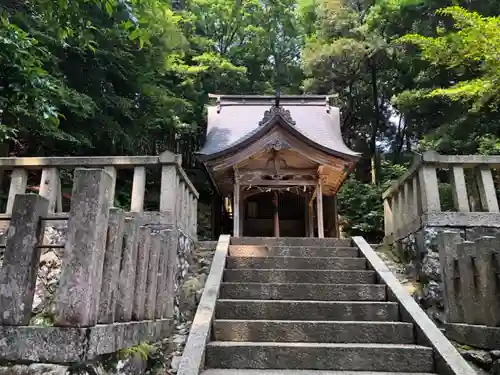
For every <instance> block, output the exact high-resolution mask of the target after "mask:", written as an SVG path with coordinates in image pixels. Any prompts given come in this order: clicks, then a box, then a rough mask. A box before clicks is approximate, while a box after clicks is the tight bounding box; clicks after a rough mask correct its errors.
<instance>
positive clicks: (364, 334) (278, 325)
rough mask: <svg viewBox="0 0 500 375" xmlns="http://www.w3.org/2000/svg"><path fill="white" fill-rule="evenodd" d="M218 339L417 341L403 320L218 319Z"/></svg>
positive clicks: (386, 342) (360, 341) (355, 341)
mask: <svg viewBox="0 0 500 375" xmlns="http://www.w3.org/2000/svg"><path fill="white" fill-rule="evenodd" d="M214 337H215V340H216V341H246V342H248V341H252V342H276V341H280V342H327V343H379V344H413V343H414V342H415V340H414V334H413V324H411V323H402V322H376V321H375V322H370V321H369V322H359V321H357V322H352V321H348V322H346V321H336V322H335V321H331V322H326V321H291V320H290V321H280V320H215V323H214Z"/></svg>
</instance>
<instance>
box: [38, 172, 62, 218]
mask: <svg viewBox="0 0 500 375" xmlns="http://www.w3.org/2000/svg"><path fill="white" fill-rule="evenodd" d="M58 189H59V172H58V170H57V168H44V169H43V170H42V178H41V179H40V192H39V194H40V195H41V196H42V197H44V198H45V199H47V200H48V201H49V212H55V210H56V201H57V193H58Z"/></svg>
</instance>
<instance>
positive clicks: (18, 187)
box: [6, 168, 28, 215]
mask: <svg viewBox="0 0 500 375" xmlns="http://www.w3.org/2000/svg"><path fill="white" fill-rule="evenodd" d="M27 183H28V172H26V170H25V169H22V168H16V169H14V170H13V171H12V174H11V176H10V188H9V198H8V200H7V209H6V213H7V214H8V215H11V214H12V208H13V207H14V200H15V198H16V195H17V194H24V193H26V184H27Z"/></svg>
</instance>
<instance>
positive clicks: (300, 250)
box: [229, 245, 359, 258]
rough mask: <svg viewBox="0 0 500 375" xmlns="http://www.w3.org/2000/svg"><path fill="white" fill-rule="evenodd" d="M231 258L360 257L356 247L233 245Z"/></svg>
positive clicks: (230, 249) (230, 248)
mask: <svg viewBox="0 0 500 375" xmlns="http://www.w3.org/2000/svg"><path fill="white" fill-rule="evenodd" d="M229 255H230V256H233V257H234V256H247V257H249V256H254V257H261V256H300V257H351V258H355V257H359V250H358V249H357V248H356V247H335V248H331V247H304V246H257V245H231V246H230V247H229Z"/></svg>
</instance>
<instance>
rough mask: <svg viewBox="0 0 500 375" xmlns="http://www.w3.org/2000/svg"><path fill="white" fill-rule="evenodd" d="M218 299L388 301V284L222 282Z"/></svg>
mask: <svg viewBox="0 0 500 375" xmlns="http://www.w3.org/2000/svg"><path fill="white" fill-rule="evenodd" d="M219 298H223V299H260V300H282V299H285V300H286V299H288V300H314V301H385V300H386V298H387V294H386V288H385V285H377V284H303V283H301V284H272V283H222V284H221V289H220V293H219Z"/></svg>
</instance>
